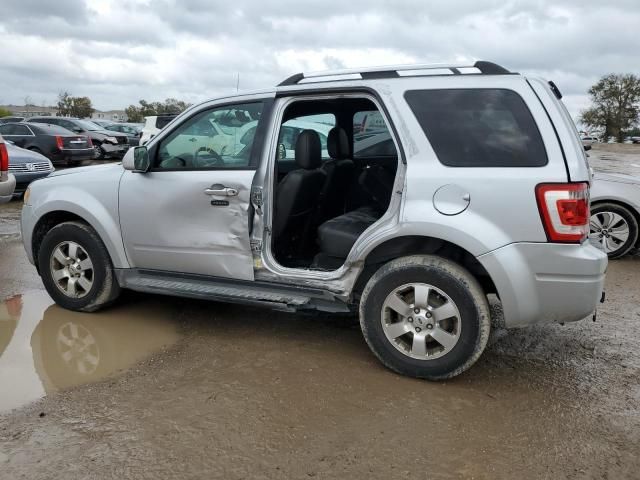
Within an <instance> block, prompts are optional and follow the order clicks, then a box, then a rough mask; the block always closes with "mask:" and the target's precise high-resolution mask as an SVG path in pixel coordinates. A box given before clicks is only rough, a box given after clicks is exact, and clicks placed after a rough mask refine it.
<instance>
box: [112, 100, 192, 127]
mask: <svg viewBox="0 0 640 480" xmlns="http://www.w3.org/2000/svg"><path fill="white" fill-rule="evenodd" d="M190 106H191V104H190V103H187V102H184V101H182V100H177V99H175V98H167V99H166V100H165V101H164V102H147V101H146V100H140V101H139V102H138V105H129V106H128V107H127V108H125V109H124V111H125V113H126V114H127V117H128V118H129V121H130V122H142V121H144V117H148V116H152V115H169V114H174V115H177V114H178V113H182V112H184V111H185V110H186V109H187V108H189V107H190Z"/></svg>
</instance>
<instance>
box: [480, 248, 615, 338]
mask: <svg viewBox="0 0 640 480" xmlns="http://www.w3.org/2000/svg"><path fill="white" fill-rule="evenodd" d="M478 260H479V261H480V263H481V264H482V265H483V266H484V267H485V269H486V270H487V272H488V273H489V275H490V276H491V278H492V280H493V282H494V284H495V285H496V289H497V290H498V295H499V296H500V300H501V302H502V309H503V312H504V321H505V326H506V327H523V326H527V325H533V324H538V323H547V322H560V323H564V322H573V321H576V320H581V319H583V318H585V317H587V316H589V315H591V314H592V313H593V312H594V311H595V309H596V307H597V305H598V303H599V301H600V299H601V298H602V291H603V287H604V279H605V271H606V268H607V255H606V254H605V253H604V252H602V251H601V250H598V249H597V248H595V247H593V246H592V245H590V244H589V243H588V242H586V243H583V244H582V245H564V244H554V243H513V244H511V245H507V246H505V247H502V248H499V249H497V250H494V251H492V252H489V253H486V254H484V255H481V256H479V257H478Z"/></svg>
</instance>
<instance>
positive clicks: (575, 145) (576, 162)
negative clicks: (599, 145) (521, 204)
mask: <svg viewBox="0 0 640 480" xmlns="http://www.w3.org/2000/svg"><path fill="white" fill-rule="evenodd" d="M527 82H528V83H529V85H530V86H531V88H532V89H533V91H534V92H535V94H536V96H537V97H538V98H539V100H540V102H541V103H542V105H543V107H544V109H545V110H546V112H547V115H548V117H549V119H550V120H551V121H552V122H553V125H554V130H555V133H556V137H557V139H558V141H559V142H560V146H561V148H562V152H563V156H564V161H565V164H566V167H567V174H568V177H569V181H571V182H589V181H591V174H590V171H589V163H588V161H587V156H586V153H585V150H584V145H582V141H581V140H580V135H579V134H578V129H577V128H576V126H575V123H574V122H573V119H572V118H571V115H570V114H569V112H568V110H567V108H566V107H565V105H564V103H563V102H562V94H561V93H560V90H559V89H558V87H557V86H556V85H555V84H554V83H553V82H547V81H545V80H543V79H540V78H527Z"/></svg>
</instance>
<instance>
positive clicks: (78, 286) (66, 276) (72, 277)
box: [49, 241, 94, 298]
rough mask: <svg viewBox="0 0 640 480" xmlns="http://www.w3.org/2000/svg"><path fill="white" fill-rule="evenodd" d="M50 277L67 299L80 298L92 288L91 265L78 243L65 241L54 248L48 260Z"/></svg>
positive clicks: (89, 259) (92, 274)
mask: <svg viewBox="0 0 640 480" xmlns="http://www.w3.org/2000/svg"><path fill="white" fill-rule="evenodd" d="M49 265H50V269H51V277H52V278H53V281H54V283H55V285H56V287H58V289H59V290H60V291H61V292H62V293H64V294H65V295H66V296H67V297H71V298H82V297H84V296H85V295H87V294H88V293H89V292H90V291H91V287H92V286H93V278H94V272H93V263H92V261H91V258H90V257H89V254H88V253H87V251H86V250H85V249H84V248H83V247H82V246H81V245H80V244H78V243H76V242H72V241H65V242H62V243H60V244H58V245H57V246H56V248H54V249H53V252H52V253H51V258H50V262H49Z"/></svg>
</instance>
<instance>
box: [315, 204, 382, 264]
mask: <svg viewBox="0 0 640 480" xmlns="http://www.w3.org/2000/svg"><path fill="white" fill-rule="evenodd" d="M378 218H380V214H379V213H378V211H377V210H376V209H375V208H372V207H361V208H359V209H357V210H353V211H352V212H349V213H345V214H343V215H340V216H339V217H336V218H332V219H331V220H327V221H326V222H324V223H323V224H322V225H320V227H319V228H318V244H319V246H320V251H321V252H322V253H324V254H325V255H328V256H330V257H338V258H343V259H344V258H347V255H349V252H350V251H351V247H353V244H354V243H356V240H357V239H358V237H359V236H360V235H362V232H364V231H365V230H366V229H367V228H369V226H370V225H373V224H374V223H375V221H376V220H378Z"/></svg>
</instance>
